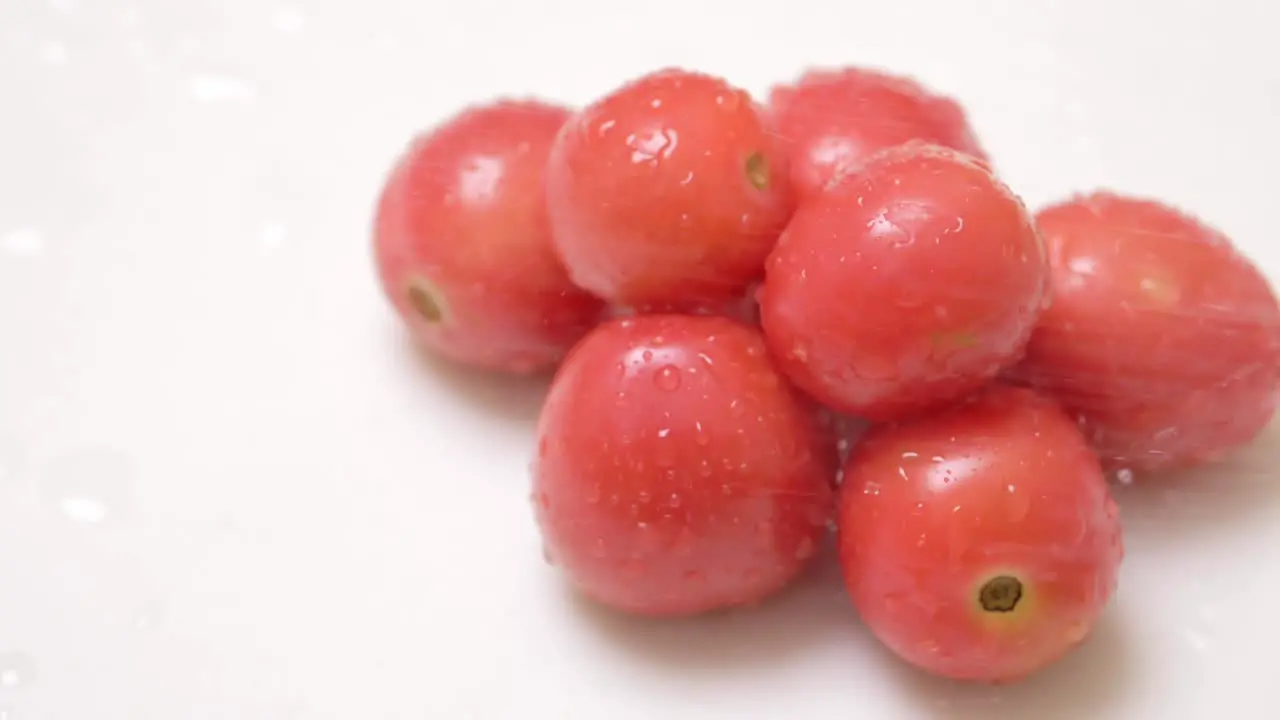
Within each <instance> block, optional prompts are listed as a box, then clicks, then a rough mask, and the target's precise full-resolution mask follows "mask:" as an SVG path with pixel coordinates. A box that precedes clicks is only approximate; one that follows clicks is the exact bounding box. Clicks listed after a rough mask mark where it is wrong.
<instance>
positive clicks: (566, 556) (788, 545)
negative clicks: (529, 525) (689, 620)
mask: <svg viewBox="0 0 1280 720" xmlns="http://www.w3.org/2000/svg"><path fill="white" fill-rule="evenodd" d="M537 434H538V455H537V458H536V459H535V461H534V464H533V498H534V508H535V512H536V516H537V520H538V525H539V527H540V529H541V531H542V536H543V541H544V546H545V548H546V550H547V553H548V556H549V557H550V558H552V560H553V562H555V563H556V564H557V565H559V566H560V567H561V568H562V569H563V570H564V571H565V572H566V574H567V575H568V577H569V579H570V581H571V582H572V583H573V584H574V585H575V586H576V587H577V588H578V589H579V590H581V591H582V592H583V593H584V594H585V595H587V596H588V597H591V598H594V599H595V600H597V601H599V602H601V603H603V604H605V605H608V606H611V607H614V608H617V609H620V610H623V611H627V612H630V613H635V614H639V615H648V616H679V615H692V614H696V613H701V612H705V611H709V610H714V609H718V608H726V607H732V606H738V605H744V604H751V603H754V602H757V601H759V600H761V599H763V598H765V597H766V596H768V595H770V594H772V593H774V592H775V591H777V590H779V589H781V588H782V587H784V586H785V585H786V584H787V583H788V582H789V581H790V580H792V579H793V578H794V577H795V576H796V575H797V574H799V573H800V571H801V570H802V569H803V568H804V567H805V566H806V565H807V563H808V560H809V558H810V557H812V556H813V555H814V554H815V553H816V552H817V550H818V548H819V547H820V545H821V543H822V541H823V539H824V537H825V534H826V523H827V521H828V520H829V519H830V518H831V514H832V511H833V498H832V494H831V489H830V483H831V479H832V478H833V477H834V476H835V471H836V469H837V468H836V462H837V461H836V456H835V447H834V438H833V437H832V436H831V434H830V433H829V432H828V430H827V428H825V427H824V426H823V425H822V423H821V422H820V421H819V419H818V413H817V412H816V409H815V408H814V407H813V406H812V405H811V404H809V403H808V402H807V401H806V400H805V399H803V398H802V397H801V396H800V395H798V394H797V393H796V392H794V391H793V390H792V389H791V388H790V387H789V386H788V385H787V384H786V383H785V382H784V381H783V379H782V378H781V377H780V376H779V374H778V373H777V372H776V371H775V370H774V369H773V367H772V366H771V364H770V361H769V358H768V356H767V353H766V351H765V347H764V342H763V340H762V339H761V338H760V335H759V333H758V332H757V331H755V330H753V329H751V328H748V327H747V326H744V325H741V324H738V323H736V322H734V321H732V320H729V319H726V318H722V317H693V316H679V315H643V316H639V317H635V318H623V319H615V320H611V321H608V322H606V323H604V324H602V325H601V326H600V327H598V328H597V329H596V330H595V331H593V332H592V333H591V334H590V335H589V336H588V337H587V338H586V339H585V340H583V342H582V343H581V344H579V345H578V346H577V348H575V349H574V351H573V352H572V353H571V354H570V356H569V358H568V359H566V361H565V362H564V364H563V365H562V366H561V368H560V371H559V372H558V373H557V375H556V378H555V380H554V381H553V383H552V388H551V391H550V394H549V395H548V398H547V401H546V405H545V407H544V409H543V412H542V415H541V417H540V419H539V422H538V433H537Z"/></svg>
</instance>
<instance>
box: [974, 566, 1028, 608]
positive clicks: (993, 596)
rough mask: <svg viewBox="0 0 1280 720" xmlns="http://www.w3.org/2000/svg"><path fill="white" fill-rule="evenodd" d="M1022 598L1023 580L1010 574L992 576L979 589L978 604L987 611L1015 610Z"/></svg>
mask: <svg viewBox="0 0 1280 720" xmlns="http://www.w3.org/2000/svg"><path fill="white" fill-rule="evenodd" d="M1021 599H1022V581H1021V580H1019V579H1018V578H1016V577H1012V576H1010V575H999V576H996V577H993V578H991V579H990V580H988V581H987V582H986V584H984V585H983V586H982V589H981V590H979V591H978V604H980V605H982V609H983V610H986V611H987V612H994V613H1007V612H1013V610H1014V608H1016V607H1018V601H1019V600H1021Z"/></svg>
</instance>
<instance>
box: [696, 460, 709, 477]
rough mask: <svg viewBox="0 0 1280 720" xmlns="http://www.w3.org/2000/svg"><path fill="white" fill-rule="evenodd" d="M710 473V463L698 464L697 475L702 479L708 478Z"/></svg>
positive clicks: (705, 461)
mask: <svg viewBox="0 0 1280 720" xmlns="http://www.w3.org/2000/svg"><path fill="white" fill-rule="evenodd" d="M711 473H712V470H711V462H710V461H707V460H703V461H702V462H701V463H699V464H698V475H700V476H702V477H704V478H709V477H711Z"/></svg>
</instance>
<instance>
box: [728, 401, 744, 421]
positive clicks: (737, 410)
mask: <svg viewBox="0 0 1280 720" xmlns="http://www.w3.org/2000/svg"><path fill="white" fill-rule="evenodd" d="M744 412H746V408H745V407H743V404H742V401H741V400H739V399H737V398H734V399H733V400H730V401H729V414H730V415H733V416H734V417H742V414H743V413H744Z"/></svg>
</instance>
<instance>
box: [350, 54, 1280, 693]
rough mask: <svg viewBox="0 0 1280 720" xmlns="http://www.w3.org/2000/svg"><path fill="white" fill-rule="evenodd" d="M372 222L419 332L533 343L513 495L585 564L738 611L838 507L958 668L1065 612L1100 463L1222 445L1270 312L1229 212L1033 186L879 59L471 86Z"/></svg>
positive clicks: (1264, 344) (983, 659)
mask: <svg viewBox="0 0 1280 720" xmlns="http://www.w3.org/2000/svg"><path fill="white" fill-rule="evenodd" d="M374 236H375V249H376V257H377V265H378V270H379V273H380V277H381V281H382V284H383V287H384V289H385V291H386V294H387V296H388V298H389V299H390V300H391V302H392V304H393V305H394V307H395V308H396V310H397V311H398V312H399V315H400V316H401V318H402V319H403V321H404V323H405V324H406V325H407V326H408V327H409V328H410V329H411V331H412V333H413V334H414V336H415V337H416V338H417V339H418V340H419V341H420V343H421V345H422V346H424V347H425V348H427V349H428V350H429V351H431V352H435V353H438V354H440V355H442V356H446V357H448V358H451V359H452V360H454V361H456V362H459V363H463V364H468V365H472V366H476V367H481V368H486V369H490V370H492V371H494V372H506V373H519V374H536V373H550V372H554V379H553V380H552V384H551V388H550V392H549V395H548V397H547V399H546V402H545V406H544V408H543V411H542V414H541V417H540V419H539V422H538V428H537V453H536V459H535V460H534V463H533V465H532V473H533V493H532V497H533V508H534V513H535V516H536V520H537V523H538V526H539V528H540V530H541V533H542V537H543V541H544V543H545V549H546V552H547V556H548V558H549V559H550V560H551V561H552V562H553V563H554V564H555V565H556V566H557V567H558V568H559V570H560V571H562V572H563V574H564V575H565V576H566V577H567V579H568V580H569V581H570V582H571V583H572V584H573V586H575V587H576V588H577V589H578V590H579V591H580V592H581V593H583V594H585V595H586V596H588V597H590V598H592V599H594V600H596V601H598V602H600V603H603V604H605V605H607V606H610V607H613V608H616V609H618V610H621V611H624V612H629V613H634V614H638V615H646V616H653V617H671V616H687V615H694V614H699V613H706V612H711V611H716V610H721V609H725V608H732V607H738V606H749V605H752V604H755V603H759V602H760V601H762V600H764V599H765V598H767V597H768V596H770V595H772V594H774V593H776V592H778V591H780V590H782V589H783V588H785V587H786V586H787V585H788V584H789V583H791V582H792V581H794V580H795V579H796V578H797V576H799V575H800V574H801V573H802V572H803V571H804V570H805V569H806V568H807V567H808V566H809V565H811V564H812V563H813V562H815V561H818V562H820V561H821V560H820V558H823V557H828V556H827V555H824V553H823V552H822V549H823V547H824V546H826V545H827V544H828V542H829V541H830V539H831V537H832V533H831V529H832V528H834V529H835V533H834V537H835V541H834V542H835V546H836V548H837V550H838V552H837V553H835V554H836V555H838V558H839V562H840V565H841V568H842V571H843V575H844V578H845V582H846V585H847V588H848V593H849V596H850V598H851V600H852V605H853V606H854V608H855V609H856V612H857V615H858V616H859V617H861V619H862V621H863V622H864V623H865V624H866V625H867V626H868V628H869V629H870V630H871V632H872V633H873V634H874V635H875V636H876V637H877V638H879V640H880V641H882V642H883V643H884V645H885V646H887V647H888V648H889V649H891V650H892V651H893V652H894V653H895V654H897V655H898V656H900V657H901V658H903V659H904V660H906V661H908V662H910V663H912V664H914V665H916V666H918V667H920V668H923V669H925V670H927V671H930V672H933V673H936V674H939V675H942V676H946V677H950V678H959V679H970V680H980V681H1009V680H1015V679H1018V678H1021V677H1024V676H1026V675H1028V674H1030V673H1032V672H1035V671H1036V670H1038V669H1040V668H1042V667H1045V666H1046V665H1048V664H1050V663H1052V662H1053V661H1054V660H1056V659H1057V658H1059V657H1061V656H1062V655H1063V654H1065V653H1066V652H1068V651H1069V650H1071V649H1072V648H1073V647H1075V646H1076V645H1077V644H1079V643H1080V642H1081V641H1083V640H1084V639H1085V638H1086V637H1087V636H1088V635H1089V633H1090V630H1091V628H1092V626H1093V625H1094V623H1095V621H1096V620H1097V618H1098V617H1099V615H1100V613H1102V611H1103V610H1104V608H1105V607H1106V605H1107V604H1108V602H1109V600H1110V599H1111V597H1112V595H1113V593H1114V591H1115V588H1116V583H1117V575H1118V572H1119V569H1120V565H1121V561H1122V558H1123V556H1124V543H1123V539H1122V530H1121V521H1120V515H1119V512H1118V509H1117V507H1116V503H1115V502H1114V501H1113V499H1112V495H1111V491H1110V486H1109V484H1108V483H1109V478H1110V477H1114V476H1115V475H1116V474H1118V475H1119V476H1120V477H1123V478H1125V479H1131V478H1134V477H1136V478H1137V481H1138V482H1144V483H1152V484H1158V483H1159V482H1160V475H1161V474H1162V473H1165V472H1167V471H1169V470H1171V469H1175V468H1181V467H1186V466H1189V465H1194V464H1198V463H1204V462H1207V461H1211V460H1214V459H1216V458H1219V457H1221V456H1222V455H1223V454H1224V453H1228V452H1230V451H1232V450H1233V449H1235V448H1237V447H1239V446H1241V445H1243V444H1246V443H1248V442H1250V441H1251V440H1252V439H1254V438H1255V437H1256V436H1257V435H1258V434H1259V433H1260V431H1261V430H1262V429H1263V427H1264V426H1265V425H1266V424H1267V423H1268V422H1269V421H1270V419H1271V416H1272V414H1273V411H1274V410H1275V407H1276V402H1277V397H1280V396H1278V395H1277V392H1276V390H1277V380H1278V379H1280V307H1278V306H1277V301H1276V297H1275V295H1274V293H1273V291H1272V289H1271V287H1270V285H1269V284H1268V281H1267V279H1266V278H1265V277H1264V276H1263V275H1262V274H1261V273H1260V271H1259V270H1258V269H1257V268H1256V267H1255V266H1254V265H1253V264H1252V263H1251V262H1250V261H1249V260H1248V259H1247V258H1245V257H1244V256H1243V255H1242V254H1241V253H1240V252H1239V251H1238V250H1237V249H1236V248H1235V247H1234V246H1233V245H1232V243H1231V241H1230V240H1229V239H1228V238H1227V237H1225V236H1224V235H1222V234H1221V233H1220V232H1218V231H1217V230H1215V229H1213V228H1212V227H1210V226H1209V225H1207V224H1205V223H1203V222H1201V221H1200V220H1198V219H1196V218H1195V217H1192V216H1191V215H1189V214H1186V213H1184V212H1182V211H1180V210H1178V209H1175V208H1173V207H1170V206H1168V205H1166V204H1162V203H1160V202H1156V201H1153V200H1148V199H1141V198H1137V197H1130V196H1126V195H1122V194H1117V193H1114V192H1105V191H1097V192H1091V193H1089V194H1081V195H1078V196H1075V197H1070V198H1066V199H1063V200H1062V201H1061V202H1058V203H1056V204H1054V205H1051V206H1049V207H1045V208H1042V209H1040V210H1039V212H1037V213H1034V214H1033V213H1032V212H1030V211H1029V210H1028V209H1027V208H1026V207H1025V206H1024V205H1023V202H1022V201H1021V200H1020V199H1019V197H1018V196H1017V195H1016V194H1015V193H1014V192H1013V191H1012V190H1010V188H1008V187H1007V186H1006V185H1005V184H1004V183H1003V182H1002V181H1001V179H1000V176H999V174H998V172H997V170H996V169H995V165H994V164H993V163H992V162H991V161H990V159H989V158H988V157H987V156H986V154H985V153H984V151H983V149H982V146H981V145H980V144H979V141H978V139H977V137H976V135H975V133H974V130H973V128H972V127H970V124H969V121H968V119H967V117H966V114H965V112H964V111H963V109H962V108H961V106H960V105H959V104H958V103H957V102H956V101H954V100H952V99H950V98H947V97H945V96H942V95H940V94H938V93H936V92H935V91H932V90H930V89H927V88H925V87H923V86H921V85H920V84H918V83H916V82H914V81H912V80H910V79H907V78H904V77H897V76H894V75H891V74H887V73H883V72H879V71H872V70H867V69H862V68H845V69H832V70H827V69H824V70H811V71H809V72H807V73H805V74H803V75H802V76H801V77H799V78H798V79H797V80H796V81H795V82H792V83H789V84H785V85H781V86H779V87H777V88H775V89H774V90H773V91H772V92H770V93H769V96H768V98H767V102H762V101H758V100H756V99H753V98H752V97H751V96H750V95H749V94H748V93H747V92H745V91H743V90H741V89H739V88H736V87H734V86H733V85H730V84H729V83H727V82H726V81H724V80H722V79H720V78H716V77H712V76H709V75H706V74H702V73H697V72H690V71H686V70H678V69H667V70H662V71H658V72H655V73H652V74H650V75H647V76H645V77H642V78H639V79H636V80H633V81H631V82H628V83H627V84H625V85H623V86H621V87H619V88H618V89H616V90H614V91H612V92H610V93H608V94H607V95H605V96H604V97H602V98H600V99H598V100H596V101H595V102H593V103H591V104H589V105H587V106H586V107H583V108H580V109H569V108H565V107H560V106H557V105H554V104H549V103H546V102H541V101H532V100H525V101H510V100H501V101H494V102H491V103H488V104H483V105H477V106H474V107H471V108H468V109H466V110H464V111H462V112H461V113H459V114H457V115H456V116H454V117H453V118H451V119H449V120H448V121H446V122H445V123H443V124H442V125H439V126H438V127H435V128H434V129H432V130H430V131H429V132H426V133H424V134H422V135H421V136H419V137H418V138H417V139H416V140H415V141H414V142H413V143H412V144H411V145H410V147H409V148H408V149H407V150H406V151H405V153H404V154H403V155H402V157H401V158H400V159H399V160H398V162H397V163H396V165H395V166H394V168H393V170H392V172H391V173H390V175H389V177H388V179H387V181H386V184H385V187H384V188H383V191H382V195H381V199H380V203H379V206H378V209H377V218H376V223H375V230H374ZM850 615H851V621H852V617H853V615H854V613H853V612H851V613H850Z"/></svg>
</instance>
